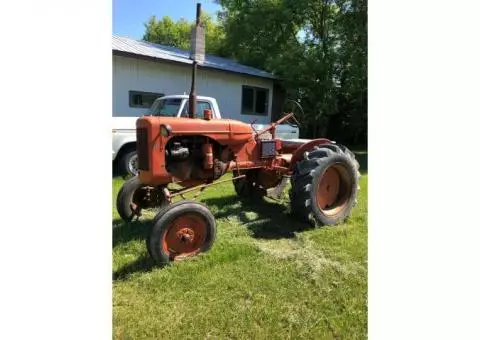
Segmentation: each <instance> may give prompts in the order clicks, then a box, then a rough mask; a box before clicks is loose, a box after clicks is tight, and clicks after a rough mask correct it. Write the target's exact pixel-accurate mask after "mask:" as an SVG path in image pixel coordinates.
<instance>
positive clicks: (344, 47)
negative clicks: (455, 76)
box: [144, 0, 367, 145]
mask: <svg viewBox="0 0 480 340" xmlns="http://www.w3.org/2000/svg"><path fill="white" fill-rule="evenodd" d="M217 3H218V4H220V5H221V6H222V10H221V11H220V12H219V13H218V21H217V22H214V21H213V19H212V17H211V16H209V15H208V14H206V13H202V22H203V23H204V26H205V27H206V51H207V53H211V54H216V55H220V56H224V57H229V58H233V59H236V60H238V61H239V62H241V63H243V64H246V65H250V66H253V67H257V68H260V69H264V70H267V71H269V72H272V73H273V74H275V75H277V76H278V77H279V78H280V79H281V83H282V85H283V87H284V89H285V93H286V95H287V96H288V97H289V98H291V99H295V100H297V101H299V102H300V103H301V105H302V107H303V109H304V111H305V115H303V116H299V117H298V118H299V120H300V121H301V122H302V126H301V129H300V131H301V134H302V137H308V138H312V137H320V136H324V137H329V138H332V139H334V140H336V141H338V142H341V143H344V144H349V145H352V144H354V145H366V143H367V2H366V0H248V1H239V0H217ZM192 25H193V23H190V22H188V21H186V20H184V19H181V20H179V21H177V22H174V21H172V19H170V18H169V17H164V18H162V19H161V20H156V19H155V17H152V18H151V19H150V21H149V22H148V23H147V24H146V31H145V36H144V39H145V40H148V41H151V42H156V43H161V44H165V45H169V46H176V47H180V48H184V49H188V48H189V46H190V45H189V44H190V29H191V27H192Z"/></svg>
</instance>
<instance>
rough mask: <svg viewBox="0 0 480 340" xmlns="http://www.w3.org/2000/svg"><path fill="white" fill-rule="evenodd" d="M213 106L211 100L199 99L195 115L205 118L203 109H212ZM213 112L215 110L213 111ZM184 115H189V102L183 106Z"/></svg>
mask: <svg viewBox="0 0 480 340" xmlns="http://www.w3.org/2000/svg"><path fill="white" fill-rule="evenodd" d="M211 109H212V106H211V105H210V103H209V102H206V101H200V100H197V109H196V110H195V111H196V112H195V117H196V118H202V119H203V110H211ZM212 113H213V112H212ZM182 116H188V102H186V103H185V106H184V107H183V112H182Z"/></svg>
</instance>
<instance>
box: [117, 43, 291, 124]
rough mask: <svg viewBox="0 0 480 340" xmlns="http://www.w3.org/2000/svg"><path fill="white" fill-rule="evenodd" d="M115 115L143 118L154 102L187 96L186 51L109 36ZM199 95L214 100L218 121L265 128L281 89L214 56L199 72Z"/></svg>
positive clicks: (274, 82)
mask: <svg viewBox="0 0 480 340" xmlns="http://www.w3.org/2000/svg"><path fill="white" fill-rule="evenodd" d="M112 54H113V55H112V58H113V61H112V62H113V70H112V73H113V74H112V75H113V116H115V117H130V116H134V117H136V116H141V115H143V114H145V113H146V112H147V111H148V108H149V107H150V105H151V104H152V102H153V101H154V100H155V98H158V97H161V96H164V95H172V94H189V93H190V87H191V77H192V66H191V65H192V60H190V59H189V55H190V54H189V51H186V50H181V49H178V48H173V47H169V46H164V45H158V44H153V43H149V42H145V41H138V40H133V39H129V38H125V37H119V36H113V41H112ZM196 86H197V88H196V92H197V95H202V96H207V97H214V98H216V99H217V101H218V104H219V106H220V110H221V112H222V117H224V118H231V119H238V120H241V121H244V122H252V121H256V123H269V122H271V121H272V119H273V120H275V119H276V118H277V117H278V116H279V115H280V111H281V105H282V103H283V97H282V91H281V87H280V86H279V85H278V82H277V80H276V79H275V77H274V76H273V75H271V74H270V73H268V72H265V71H262V70H259V69H256V68H252V67H249V66H245V65H241V64H239V63H237V62H235V61H233V60H230V59H225V58H220V57H216V56H212V55H206V56H205V62H204V63H203V64H202V65H199V66H198V68H197V85H196Z"/></svg>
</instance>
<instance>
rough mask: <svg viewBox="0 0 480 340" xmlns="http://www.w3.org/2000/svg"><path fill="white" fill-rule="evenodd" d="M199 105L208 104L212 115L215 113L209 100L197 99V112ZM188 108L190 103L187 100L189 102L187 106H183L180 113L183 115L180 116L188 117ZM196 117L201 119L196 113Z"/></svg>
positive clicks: (186, 102)
mask: <svg viewBox="0 0 480 340" xmlns="http://www.w3.org/2000/svg"><path fill="white" fill-rule="evenodd" d="M199 103H207V104H208V106H210V110H212V113H213V107H212V103H210V102H209V101H208V100H205V99H197V105H196V109H197V111H198V104H199ZM188 106H189V101H188V100H187V101H185V104H184V105H183V107H182V110H181V111H180V112H181V114H180V116H181V117H185V116H188ZM195 117H197V118H199V115H198V114H197V113H195ZM201 118H202V119H203V112H202V114H201Z"/></svg>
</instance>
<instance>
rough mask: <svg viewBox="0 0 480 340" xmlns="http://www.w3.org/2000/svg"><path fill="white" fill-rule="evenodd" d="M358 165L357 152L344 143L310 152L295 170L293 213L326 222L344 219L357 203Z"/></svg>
mask: <svg viewBox="0 0 480 340" xmlns="http://www.w3.org/2000/svg"><path fill="white" fill-rule="evenodd" d="M358 168H359V167H358V162H357V161H356V160H355V155H354V154H353V153H352V152H351V151H350V150H348V149H347V148H346V147H344V146H341V145H335V144H327V145H321V146H317V147H315V148H314V150H313V151H312V152H310V153H306V155H305V158H304V159H303V160H302V161H299V162H298V163H297V164H295V166H294V168H293V172H292V177H291V184H292V188H291V190H290V205H291V209H292V213H294V214H295V215H297V216H298V217H299V218H301V219H302V220H304V221H309V220H310V217H311V216H312V217H313V218H314V219H315V220H316V221H317V222H319V223H320V224H322V225H332V224H337V223H340V222H342V221H344V220H345V219H346V218H347V217H348V216H349V215H350V213H351V211H352V209H353V207H354V206H355V204H356V197H357V192H358V189H359V185H358V183H359V178H360V173H359V171H358Z"/></svg>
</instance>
